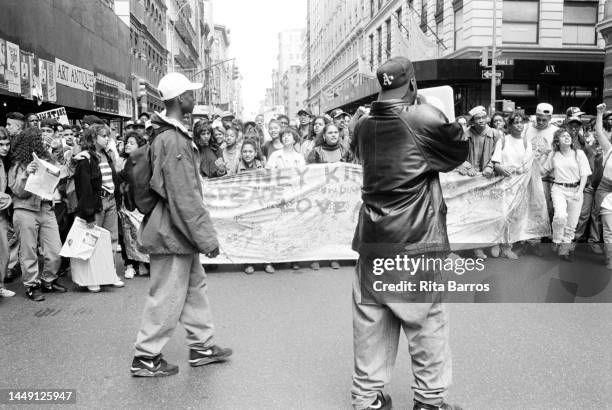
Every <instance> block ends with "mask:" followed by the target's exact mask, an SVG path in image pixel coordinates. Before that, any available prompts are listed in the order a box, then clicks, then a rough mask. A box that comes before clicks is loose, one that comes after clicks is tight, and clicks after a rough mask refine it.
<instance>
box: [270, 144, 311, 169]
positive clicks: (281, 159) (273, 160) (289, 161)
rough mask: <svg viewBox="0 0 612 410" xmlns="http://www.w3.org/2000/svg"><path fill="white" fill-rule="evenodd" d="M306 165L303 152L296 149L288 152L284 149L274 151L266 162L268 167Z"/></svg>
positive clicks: (278, 167)
mask: <svg viewBox="0 0 612 410" xmlns="http://www.w3.org/2000/svg"><path fill="white" fill-rule="evenodd" d="M305 166H306V161H305V160H304V157H303V156H302V154H300V153H299V152H296V151H294V150H292V151H291V152H288V153H287V152H285V150H284V149H281V150H278V151H274V152H273V153H272V155H270V158H268V162H267V163H266V168H268V169H282V168H303V167H305Z"/></svg>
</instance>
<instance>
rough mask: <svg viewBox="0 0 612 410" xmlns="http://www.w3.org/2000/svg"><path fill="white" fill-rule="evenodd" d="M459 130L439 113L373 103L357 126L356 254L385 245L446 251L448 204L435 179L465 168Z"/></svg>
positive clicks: (418, 250)
mask: <svg viewBox="0 0 612 410" xmlns="http://www.w3.org/2000/svg"><path fill="white" fill-rule="evenodd" d="M462 134H463V129H462V128H461V125H459V124H458V123H456V122H452V123H450V122H449V121H448V119H447V118H446V116H445V115H444V114H443V113H442V112H441V111H440V110H438V109H437V108H435V107H433V106H431V105H428V104H423V105H408V104H406V102H405V101H402V100H389V101H377V102H374V103H373V104H372V109H371V111H370V113H369V115H367V116H365V117H363V118H362V119H361V120H360V121H359V122H358V124H357V126H356V127H355V135H354V146H355V148H356V153H357V155H359V157H360V158H359V159H360V161H361V162H362V163H363V188H362V199H363V204H362V206H361V210H360V212H359V221H358V224H357V229H356V231H355V237H354V239H353V249H354V250H355V251H357V252H358V253H364V252H367V251H368V244H379V245H380V244H384V245H385V246H386V247H387V248H388V250H389V251H391V250H394V249H395V251H396V252H402V253H404V254H419V253H423V252H445V251H448V250H449V244H448V235H447V232H446V204H445V203H444V198H443V197H442V189H441V187H440V181H439V178H438V173H439V172H448V171H451V170H453V169H455V168H456V167H457V166H458V165H460V164H461V163H463V162H464V161H465V160H466V159H467V156H468V142H467V141H462Z"/></svg>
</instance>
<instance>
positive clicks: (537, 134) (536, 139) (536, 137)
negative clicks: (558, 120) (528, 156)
mask: <svg viewBox="0 0 612 410" xmlns="http://www.w3.org/2000/svg"><path fill="white" fill-rule="evenodd" d="M558 129H559V128H558V127H557V126H555V125H552V124H551V125H549V126H548V127H547V128H545V129H543V130H539V129H537V128H536V127H535V126H534V125H533V124H532V123H529V125H527V127H525V132H524V133H523V138H527V141H529V142H531V149H532V150H533V153H534V155H535V157H536V158H539V157H540V155H542V154H544V155H546V154H547V153H548V152H549V151H550V150H552V142H553V137H554V134H555V131H557V130H558Z"/></svg>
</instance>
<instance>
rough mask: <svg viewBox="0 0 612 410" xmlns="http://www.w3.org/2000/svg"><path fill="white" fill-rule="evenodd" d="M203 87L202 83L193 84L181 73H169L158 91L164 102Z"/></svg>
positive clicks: (161, 82)
mask: <svg viewBox="0 0 612 410" xmlns="http://www.w3.org/2000/svg"><path fill="white" fill-rule="evenodd" d="M202 86H203V84H202V83H192V82H191V81H189V80H188V79H187V77H185V76H184V75H183V74H181V73H168V74H166V75H165V76H163V77H162V79H161V80H159V85H158V86H157V89H158V91H159V95H160V96H161V99H162V101H168V100H171V99H173V98H176V97H178V96H179V95H181V94H183V93H184V92H185V91H189V90H199V89H200V88H202Z"/></svg>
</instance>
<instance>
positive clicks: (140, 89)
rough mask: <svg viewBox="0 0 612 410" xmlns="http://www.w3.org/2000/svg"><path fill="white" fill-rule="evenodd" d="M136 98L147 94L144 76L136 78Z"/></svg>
mask: <svg viewBox="0 0 612 410" xmlns="http://www.w3.org/2000/svg"><path fill="white" fill-rule="evenodd" d="M136 95H137V96H138V98H139V99H140V98H142V97H146V96H147V81H146V80H145V79H144V78H139V79H138V94H136Z"/></svg>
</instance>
